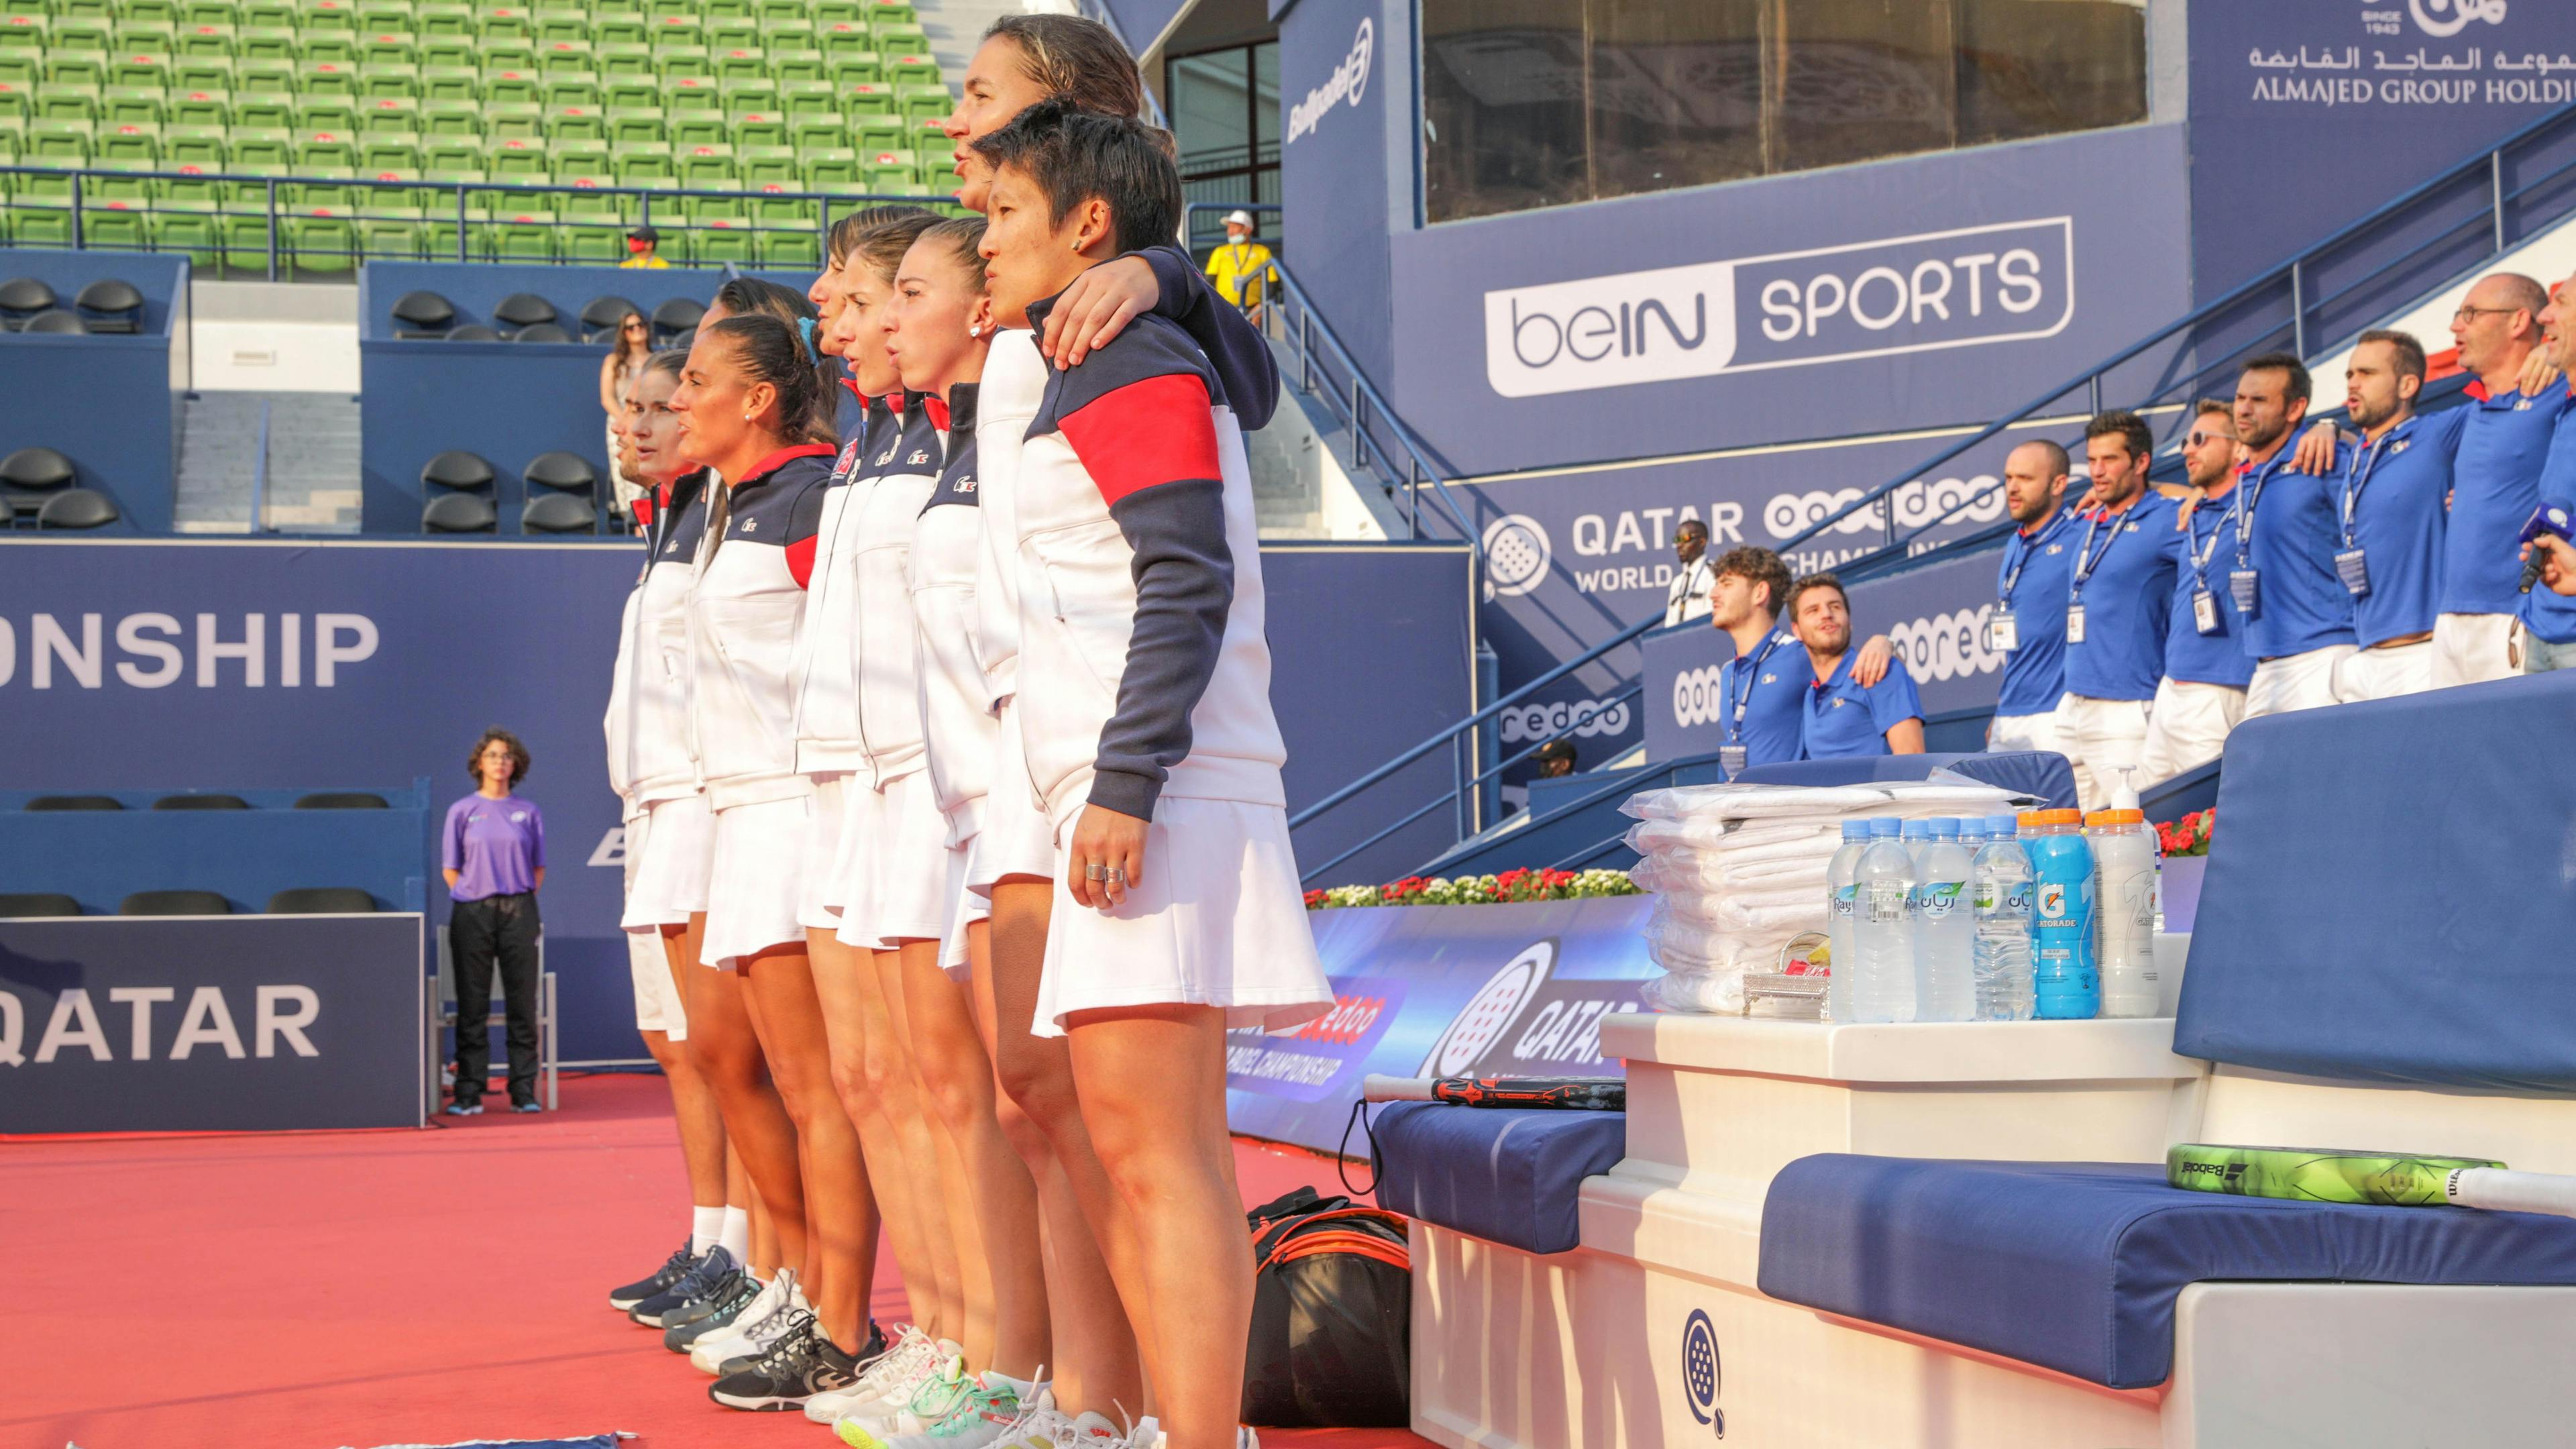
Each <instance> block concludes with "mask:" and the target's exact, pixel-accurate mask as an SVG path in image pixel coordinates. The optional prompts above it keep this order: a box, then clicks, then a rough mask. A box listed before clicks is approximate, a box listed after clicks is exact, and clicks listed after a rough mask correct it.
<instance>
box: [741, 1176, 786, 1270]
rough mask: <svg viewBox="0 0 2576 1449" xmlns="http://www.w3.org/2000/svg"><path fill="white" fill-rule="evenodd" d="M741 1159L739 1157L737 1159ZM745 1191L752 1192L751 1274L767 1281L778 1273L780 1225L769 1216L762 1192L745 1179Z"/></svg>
mask: <svg viewBox="0 0 2576 1449" xmlns="http://www.w3.org/2000/svg"><path fill="white" fill-rule="evenodd" d="M739 1160H740V1159H739V1158H737V1159H736V1161H739ZM743 1191H745V1192H747V1193H750V1194H751V1275H752V1276H753V1277H755V1278H758V1279H759V1280H760V1281H761V1282H763V1283H766V1282H768V1281H769V1280H770V1279H772V1278H774V1277H776V1276H777V1275H778V1265H779V1263H780V1261H781V1259H780V1258H779V1256H778V1225H777V1224H776V1223H775V1222H772V1221H771V1220H770V1217H769V1207H768V1205H767V1204H765V1203H763V1202H762V1201H761V1200H760V1194H759V1192H758V1191H756V1190H754V1189H753V1188H752V1187H751V1185H750V1179H749V1178H745V1179H744V1180H743Z"/></svg>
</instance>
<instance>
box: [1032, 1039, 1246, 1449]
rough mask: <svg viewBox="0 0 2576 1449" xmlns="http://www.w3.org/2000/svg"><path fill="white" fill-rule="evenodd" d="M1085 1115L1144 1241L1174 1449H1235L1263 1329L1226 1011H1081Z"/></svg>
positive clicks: (1154, 1352) (1155, 1349) (1146, 1329)
mask: <svg viewBox="0 0 2576 1449" xmlns="http://www.w3.org/2000/svg"><path fill="white" fill-rule="evenodd" d="M1069 1025H1070V1028H1071V1030H1070V1032H1069V1033H1068V1039H1069V1040H1070V1042H1071V1044H1072V1058H1073V1077H1074V1084H1075V1088H1076V1090H1077V1091H1078V1092H1079V1093H1080V1094H1081V1099H1082V1116H1083V1121H1084V1122H1085V1123H1086V1124H1087V1125H1088V1126H1089V1127H1090V1129H1091V1140H1092V1142H1093V1143H1094V1144H1095V1145H1096V1146H1097V1147H1098V1148H1099V1151H1100V1160H1101V1163H1102V1165H1103V1166H1105V1167H1106V1168H1107V1169H1108V1172H1109V1179H1110V1182H1111V1183H1112V1184H1113V1185H1114V1186H1115V1188H1116V1190H1117V1194H1118V1199H1119V1201H1120V1202H1121V1203H1122V1204H1123V1205H1124V1206H1125V1208H1126V1211H1127V1213H1128V1215H1129V1221H1130V1222H1132V1223H1133V1224H1134V1227H1135V1231H1136V1232H1137V1233H1139V1234H1140V1235H1141V1236H1142V1239H1143V1240H1144V1241H1147V1242H1150V1243H1152V1244H1153V1245H1154V1251H1153V1252H1152V1253H1150V1254H1147V1255H1145V1258H1144V1264H1143V1267H1144V1272H1145V1277H1146V1285H1147V1287H1146V1297H1147V1302H1148V1305H1149V1306H1148V1314H1147V1318H1146V1321H1145V1323H1144V1324H1143V1325H1141V1326H1140V1329H1139V1336H1140V1337H1141V1338H1143V1339H1145V1340H1146V1341H1147V1342H1148V1343H1149V1345H1150V1347H1149V1348H1148V1349H1147V1362H1149V1363H1151V1364H1152V1365H1153V1367H1154V1383H1155V1386H1156V1388H1157V1389H1158V1390H1159V1391H1160V1395H1159V1397H1160V1401H1161V1402H1160V1408H1161V1417H1162V1421H1163V1430H1164V1432H1165V1434H1166V1435H1168V1436H1169V1444H1170V1449H1233V1445H1234V1442H1235V1426H1236V1424H1237V1423H1238V1422H1239V1420H1238V1418H1237V1415H1238V1414H1239V1413H1240V1411H1241V1408H1242V1404H1243V1352H1244V1341H1245V1339H1246V1338H1248V1337H1249V1336H1250V1334H1251V1329H1252V1251H1251V1245H1250V1243H1249V1241H1248V1240H1247V1239H1246V1238H1245V1237H1244V1233H1243V1202H1242V1199H1241V1198H1239V1197H1237V1196H1236V1195H1235V1186H1234V1180H1233V1174H1232V1172H1231V1171H1230V1170H1229V1164H1230V1163H1231V1161H1232V1159H1233V1156H1234V1148H1233V1143H1232V1141H1231V1140H1230V1138H1229V1136H1228V1133H1227V1131H1226V1121H1225V1013H1224V1012H1223V1011H1221V1010H1219V1009H1217V1008H1215V1007H1210V1006H1144V1007H1131V1008H1125V1009H1121V1010H1117V1011H1088V1012H1083V1013H1080V1014H1079V1015H1077V1016H1075V1017H1074V1018H1073V1019H1072V1020H1071V1022H1070V1023H1069Z"/></svg>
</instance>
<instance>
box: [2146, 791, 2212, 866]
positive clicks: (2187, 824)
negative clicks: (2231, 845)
mask: <svg viewBox="0 0 2576 1449" xmlns="http://www.w3.org/2000/svg"><path fill="white" fill-rule="evenodd" d="M2217 828H2218V807H2217V806H2215V805H2212V806H2211V807H2209V808H2208V809H2206V810H2195V811H2193V812H2191V813H2190V814H2189V815H2186V816H2184V817H2183V818H2181V819H2180V820H2175V821H2171V822H2163V821H2159V822H2158V823H2157V825H2156V842H2157V844H2158V845H2159V846H2161V847H2162V848H2163V850H2164V853H2165V859H2167V860H2171V859H2173V858H2174V857H2176V856H2183V855H2207V854H2209V836H2210V832H2211V831H2213V830H2215V829H2217Z"/></svg>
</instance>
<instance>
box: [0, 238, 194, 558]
mask: <svg viewBox="0 0 2576 1449" xmlns="http://www.w3.org/2000/svg"><path fill="white" fill-rule="evenodd" d="M10 277H34V278H37V279H38V280H40V281H42V282H44V283H45V284H46V285H47V286H49V287H52V288H53V289H54V291H55V293H56V294H57V295H58V296H59V297H60V298H61V299H62V305H63V306H65V307H69V306H71V304H72V298H73V297H74V296H75V295H76V294H78V293H79V291H80V289H81V288H83V287H85V286H87V285H89V284H90V283H91V282H95V281H98V280H100V279H101V278H104V277H119V278H122V279H124V280H125V281H127V282H130V283H132V284H133V285H134V288H135V290H137V291H139V292H141V293H142V294H143V314H144V315H143V332H142V334H141V335H140V336H134V337H61V336H53V335H37V336H27V335H24V334H20V333H0V453H6V452H9V451H13V450H15V449H18V448H25V447H35V446H43V447H48V448H53V449H55V450H57V451H59V452H61V453H62V454H63V455H64V456H65V457H68V458H70V459H71V460H72V462H73V463H74V464H75V465H77V466H78V468H79V469H80V481H79V485H78V486H80V487H84V488H95V489H97V490H98V491H100V492H102V493H105V494H106V495H107V496H108V497H109V498H111V499H113V500H115V502H116V508H117V512H118V513H119V514H121V515H122V518H121V519H120V521H119V523H118V524H117V525H116V529H117V531H118V532H120V533H136V532H140V533H167V532H169V530H170V519H171V512H172V501H171V500H172V494H173V491H174V480H175V479H176V478H177V476H178V411H179V394H180V392H181V391H182V390H183V389H184V388H185V387H186V385H187V371H188V354H187V336H188V326H187V313H188V309H187V284H188V261H187V258H185V257H175V256H152V255H143V254H137V253H132V252H44V251H0V280H5V279H7V278H10Z"/></svg>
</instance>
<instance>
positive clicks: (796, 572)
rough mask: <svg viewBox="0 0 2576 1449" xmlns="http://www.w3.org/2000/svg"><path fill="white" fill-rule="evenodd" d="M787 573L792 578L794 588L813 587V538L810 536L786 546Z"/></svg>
mask: <svg viewBox="0 0 2576 1449" xmlns="http://www.w3.org/2000/svg"><path fill="white" fill-rule="evenodd" d="M787 572H788V573H789V574H790V575H792V576H794V578H795V580H796V587H798V588H800V589H810V588H812V587H813V586H814V538H813V537H812V536H811V535H808V536H807V537H804V538H800V539H798V540H796V541H795V542H793V543H791V544H789V545H787Z"/></svg>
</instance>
